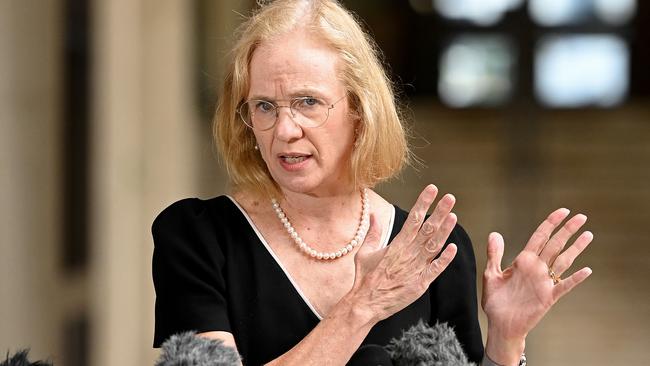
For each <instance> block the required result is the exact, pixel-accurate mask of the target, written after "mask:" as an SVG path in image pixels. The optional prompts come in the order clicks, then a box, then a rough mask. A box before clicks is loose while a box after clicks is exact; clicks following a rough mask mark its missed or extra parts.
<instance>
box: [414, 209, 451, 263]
mask: <svg viewBox="0 0 650 366" xmlns="http://www.w3.org/2000/svg"><path fill="white" fill-rule="evenodd" d="M457 221H458V218H457V217H456V214H455V213H453V212H452V213H449V214H448V215H447V216H446V217H445V221H443V222H442V224H441V226H440V228H439V230H437V231H436V232H435V233H434V234H433V236H432V237H430V238H429V239H428V240H427V241H426V242H424V243H420V250H421V251H422V255H420V258H421V259H422V260H423V261H424V262H425V263H426V264H428V263H430V262H431V260H433V259H434V258H435V257H436V256H437V255H438V253H440V250H441V249H442V247H443V246H444V244H445V242H446V241H447V238H449V234H451V232H452V231H453V230H454V227H455V226H456V222H457Z"/></svg>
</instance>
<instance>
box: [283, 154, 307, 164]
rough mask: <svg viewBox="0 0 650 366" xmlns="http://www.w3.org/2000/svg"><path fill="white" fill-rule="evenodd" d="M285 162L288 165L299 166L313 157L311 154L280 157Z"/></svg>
mask: <svg viewBox="0 0 650 366" xmlns="http://www.w3.org/2000/svg"><path fill="white" fill-rule="evenodd" d="M278 157H279V158H280V159H281V160H282V161H283V162H285V163H287V164H298V163H302V162H303V161H305V160H307V159H309V158H310V157H311V155H309V154H304V155H302V154H281V155H279V156H278Z"/></svg>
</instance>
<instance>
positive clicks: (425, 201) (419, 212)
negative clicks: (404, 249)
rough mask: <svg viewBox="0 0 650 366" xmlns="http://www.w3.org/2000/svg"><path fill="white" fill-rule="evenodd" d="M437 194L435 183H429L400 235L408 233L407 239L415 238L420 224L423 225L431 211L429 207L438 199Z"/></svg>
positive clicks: (412, 209) (416, 202)
mask: <svg viewBox="0 0 650 366" xmlns="http://www.w3.org/2000/svg"><path fill="white" fill-rule="evenodd" d="M437 195H438V188H437V187H436V186H434V185H433V184H429V185H428V186H426V187H425V188H424V190H423V191H422V192H421V193H420V196H419V197H418V199H417V201H415V204H414V205H413V208H411V212H409V215H408V217H407V219H406V223H405V224H404V226H403V228H402V231H400V235H406V240H407V241H408V242H410V241H411V240H413V238H415V236H416V235H417V232H418V231H419V230H420V226H422V222H423V221H424V218H425V216H426V215H427V211H429V207H431V204H432V203H433V201H434V200H435V199H436V196H437Z"/></svg>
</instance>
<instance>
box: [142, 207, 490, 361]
mask: <svg viewBox="0 0 650 366" xmlns="http://www.w3.org/2000/svg"><path fill="white" fill-rule="evenodd" d="M406 216H407V213H406V212H405V211H403V210H401V209H399V208H398V207H396V206H395V214H394V219H393V227H392V231H391V235H390V240H392V239H393V238H394V237H395V235H396V234H397V233H398V232H399V231H400V229H401V227H402V225H403V224H404V221H405V220H406ZM152 232H153V238H154V244H155V249H154V254H153V268H152V269H153V281H154V286H155V289H156V310H155V316H156V321H155V324H156V327H155V335H154V342H153V343H154V347H160V345H161V344H162V343H163V342H164V341H165V340H166V339H167V338H168V337H169V336H171V335H172V334H175V333H179V332H183V331H187V330H194V331H197V332H206V331H228V332H230V333H232V334H233V335H234V338H235V342H236V344H237V349H238V351H239V353H240V354H241V355H242V357H243V359H244V363H245V364H246V365H260V364H263V363H265V362H268V361H270V360H272V359H274V358H276V357H278V356H280V355H281V354H283V353H285V352H286V351H288V350H289V349H291V348H292V347H293V346H294V345H296V344H297V343H298V342H299V341H300V340H302V339H303V338H304V337H305V336H306V335H307V334H308V333H309V332H310V331H311V330H312V329H313V328H314V327H315V326H316V325H317V324H318V322H319V321H320V316H319V315H318V314H317V313H316V311H315V310H314V309H313V307H312V306H311V305H310V304H309V303H308V301H307V300H306V298H305V297H304V296H302V294H301V292H300V290H299V289H298V288H297V286H294V284H293V281H292V279H291V278H290V277H289V276H288V275H287V273H286V272H285V271H284V270H283V268H282V266H281V264H280V263H279V262H278V261H277V260H276V257H275V255H274V254H273V252H272V251H270V249H269V248H268V246H267V244H266V243H265V242H264V240H263V238H262V237H261V235H259V233H258V232H257V229H256V228H255V226H254V225H253V224H252V222H251V221H250V219H249V217H248V216H247V215H246V214H245V213H244V211H243V210H242V209H241V208H240V207H239V206H238V205H237V204H236V203H235V202H234V201H233V200H231V199H230V198H229V197H227V196H220V197H216V198H213V199H209V200H200V199H196V198H193V199H185V200H181V201H178V202H176V203H174V204H172V205H171V206H169V207H168V208H166V209H165V210H164V211H163V212H162V213H160V215H158V217H157V218H156V220H155V221H154V223H153V227H152ZM449 242H453V243H455V244H456V245H457V246H458V254H457V255H456V257H455V258H454V260H453V261H452V263H451V264H450V265H449V267H448V268H447V269H446V270H445V271H444V272H443V273H442V274H441V275H440V276H439V277H438V278H437V279H436V280H435V281H434V282H433V284H432V285H431V286H430V287H429V290H428V291H427V292H426V293H425V294H424V295H423V296H422V297H421V298H419V299H418V300H416V301H415V302H414V303H412V304H411V305H409V306H408V307H406V308H405V309H403V310H402V311H400V312H398V313H396V314H394V315H393V316H392V317H390V318H388V319H385V320H383V321H381V322H379V323H378V324H376V325H375V326H374V327H373V329H372V330H371V331H370V333H369V334H368V336H367V337H366V339H365V340H364V342H363V344H378V345H386V344H387V343H388V342H389V341H390V339H391V338H394V337H399V336H400V335H401V333H402V331H403V330H405V329H408V328H409V327H410V326H412V325H414V324H416V323H417V322H418V321H419V319H424V320H425V321H426V322H428V323H430V324H434V323H435V322H436V321H439V322H447V323H449V324H450V325H451V326H453V327H454V328H455V330H456V334H457V336H458V339H459V341H460V342H461V344H462V345H463V347H464V349H465V352H466V353H467V355H468V357H469V359H470V360H471V361H473V362H476V363H480V361H481V358H482V357H483V343H482V339H481V330H480V328H479V324H478V318H477V300H476V264H475V259H474V252H473V250H472V244H471V242H470V239H469V237H468V236H467V234H466V233H465V231H464V230H463V228H462V227H461V226H460V225H456V227H455V228H454V230H453V232H452V233H451V235H450V236H449V239H448V243H449Z"/></svg>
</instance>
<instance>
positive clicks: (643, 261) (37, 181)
mask: <svg viewBox="0 0 650 366" xmlns="http://www.w3.org/2000/svg"><path fill="white" fill-rule="evenodd" d="M93 4H94V6H93V23H94V28H93V29H94V33H93V58H94V60H95V62H94V64H93V70H94V71H93V78H94V85H95V88H94V90H93V105H92V107H93V115H92V118H91V126H92V128H91V137H90V143H91V144H90V146H91V152H90V153H91V160H90V167H91V168H90V174H91V187H90V188H91V196H90V197H91V199H90V209H91V217H92V222H91V225H90V226H91V227H90V233H91V237H90V240H91V243H90V244H91V260H90V264H89V266H88V269H87V271H85V272H81V273H76V274H74V273H73V274H66V273H64V271H62V269H61V268H60V261H59V256H60V254H61V253H60V250H61V249H60V247H61V243H60V240H61V239H60V238H61V228H60V226H61V212H62V207H61V204H62V203H61V200H60V197H61V194H62V187H61V182H62V176H61V175H62V174H63V173H62V171H61V166H62V161H61V159H62V152H61V151H62V146H61V144H62V138H61V132H62V122H63V121H61V107H60V101H61V95H60V92H61V82H62V80H61V71H60V70H61V67H62V65H61V62H62V60H61V52H62V51H61V50H62V45H61V42H62V35H61V32H62V24H61V19H62V0H51V1H40V0H5V1H0V271H1V272H0V354H3V352H5V351H6V350H10V349H11V350H15V349H17V348H18V347H24V346H30V347H31V348H32V354H33V355H34V358H50V359H52V360H54V361H55V364H58V365H62V364H63V363H62V361H63V355H62V352H63V351H62V349H63V341H62V339H63V338H64V337H65V336H66V335H65V334H63V325H64V322H65V320H66V319H68V318H69V317H70V316H71V315H73V314H75V313H77V312H79V311H85V312H87V313H88V314H89V316H90V321H91V328H90V329H91V338H90V339H91V341H92V342H91V349H90V355H91V360H90V362H91V364H92V365H97V366H100V365H107V366H108V365H146V364H152V361H153V359H154V357H155V352H153V351H152V350H151V337H152V331H153V313H152V310H153V300H154V293H153V287H152V285H151V278H150V260H151V250H152V242H151V237H150V233H149V228H150V225H151V221H152V220H153V217H154V216H155V215H156V213H157V212H159V211H160V210H161V209H162V208H163V207H165V206H166V205H168V204H169V203H171V202H173V201H174V200H177V199H179V198H182V197H187V196H201V197H206V196H210V195H216V194H221V193H223V192H224V191H225V189H226V181H225V179H224V176H223V172H222V171H221V170H220V169H219V168H218V167H217V164H216V161H215V159H214V154H213V148H212V146H211V143H210V136H209V133H210V132H209V121H207V120H205V118H204V117H203V116H202V115H200V113H199V110H201V108H203V107H202V106H199V105H197V103H198V102H197V98H196V90H195V88H196V87H197V85H196V80H195V78H196V75H197V73H196V67H197V65H200V64H201V63H199V62H198V60H197V57H198V56H196V55H198V54H199V53H198V52H197V49H195V46H194V45H195V42H194V39H195V37H196V33H195V32H196V25H195V23H194V21H195V20H196V19H195V17H196V15H195V14H194V8H193V7H192V2H190V1H183V0H165V1H154V0H138V1H133V0H114V1H113V0H112V1H101V0H96V1H94V2H93ZM204 4H206V7H205V9H206V11H207V12H208V13H209V14H214V18H213V20H212V21H211V22H209V23H208V24H207V26H206V30H207V32H208V34H207V36H206V40H207V42H208V44H207V45H205V47H206V52H204V53H203V54H204V55H205V57H206V59H205V60H204V62H203V64H207V65H211V66H207V67H206V68H207V69H206V70H201V73H203V74H205V76H206V77H210V78H214V79H215V80H217V79H218V78H219V77H220V74H221V65H223V57H224V45H225V44H226V40H227V39H228V35H229V34H231V32H232V28H233V27H234V26H235V25H236V24H237V22H238V21H239V19H240V16H239V15H238V14H237V13H236V12H234V11H232V9H238V10H240V11H241V10H242V9H241V8H242V7H244V5H241V4H240V3H239V2H237V1H207V2H204ZM206 18H208V19H210V17H209V16H206ZM412 106H413V107H412V109H413V115H414V120H415V121H416V122H415V123H414V131H415V135H416V138H415V139H414V144H415V146H416V153H417V154H418V155H419V156H420V157H421V158H423V159H424V161H425V165H426V166H424V167H420V169H419V171H418V172H416V171H415V170H413V169H409V170H407V171H406V172H405V173H404V174H403V176H402V178H401V180H397V181H394V182H392V183H390V184H387V185H384V186H382V187H380V190H381V192H383V193H384V194H385V195H386V196H387V197H389V198H390V199H392V200H394V201H395V202H397V203H399V204H400V205H401V206H402V207H404V208H407V207H408V206H409V205H410V203H411V202H413V200H414V199H415V197H416V196H417V193H418V192H419V190H420V189H421V187H423V186H424V185H425V184H426V183H429V182H434V183H436V184H437V185H438V186H439V187H441V188H442V189H443V190H445V191H451V192H453V193H454V194H456V196H457V197H458V206H457V210H458V214H459V217H460V220H461V222H462V223H463V225H464V226H465V227H466V229H467V230H468V232H469V233H470V235H471V236H472V238H473V240H474V247H475V251H476V252H477V257H478V265H479V268H482V267H483V266H484V263H485V256H484V250H485V238H486V237H487V234H488V233H489V232H490V231H493V230H497V231H500V232H502V233H503V234H504V235H505V237H506V244H507V245H508V247H507V255H506V257H508V256H509V258H512V255H514V253H515V252H516V249H517V248H519V247H521V245H522V243H523V242H524V241H525V239H526V236H527V235H528V233H529V232H530V231H532V230H533V229H534V227H535V226H536V225H537V223H538V222H539V221H540V220H541V219H542V218H543V217H544V216H545V215H546V213H547V212H549V211H551V210H552V209H553V208H555V207H558V206H567V207H569V208H571V209H573V210H575V211H582V212H585V213H586V214H587V215H589V217H590V222H589V224H588V226H589V229H590V230H592V231H593V232H594V233H595V235H596V240H595V242H594V245H593V246H592V248H590V249H589V251H588V252H587V253H585V255H584V257H583V258H582V259H580V261H579V263H578V265H590V266H592V268H593V269H594V275H593V278H591V279H590V280H589V281H588V282H587V283H586V284H585V285H584V286H582V287H581V288H580V289H578V290H577V291H576V292H575V293H574V294H572V295H571V297H569V298H567V299H565V300H563V301H562V302H561V303H560V304H558V306H557V307H556V308H555V309H554V310H553V312H552V313H551V314H549V316H548V317H547V319H545V321H544V322H543V323H542V324H541V325H540V327H538V329H537V330H535V332H534V333H533V334H531V336H530V338H529V342H528V350H527V352H528V354H529V355H530V359H531V362H533V363H535V364H538V365H549V364H553V365H582V364H585V365H587V364H589V365H611V364H633V363H636V364H644V363H647V361H648V360H650V350H649V349H648V348H647V347H645V343H646V340H647V339H649V338H650V334H649V331H648V329H650V306H649V304H650V302H649V301H650V298H649V296H650V295H648V294H649V293H650V292H649V291H648V290H649V288H648V285H647V284H646V281H645V278H647V277H648V275H650V273H649V271H650V270H649V268H650V266H649V265H648V264H649V263H650V251H649V249H648V248H649V246H648V239H647V237H648V233H649V230H648V225H647V222H649V221H650V188H649V186H648V184H647V182H648V180H649V178H650V177H649V176H648V175H649V174H650V169H648V167H650V144H649V142H650V125H648V124H647V121H648V120H650V109H649V107H648V101H647V100H634V101H632V102H631V103H629V104H628V105H626V106H625V107H624V108H621V109H617V110H611V111H601V110H596V111H575V112H545V113H541V114H539V115H537V116H536V117H535V120H533V121H528V120H527V119H526V118H524V117H525V113H524V116H521V114H522V112H521V111H514V112H513V111H489V110H488V111H452V110H447V109H444V108H440V107H438V106H436V105H434V104H432V103H431V102H430V101H429V100H415V101H413V102H412ZM515 141H518V142H519V143H514V142H515ZM644 361H645V362H644Z"/></svg>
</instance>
